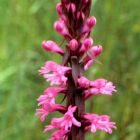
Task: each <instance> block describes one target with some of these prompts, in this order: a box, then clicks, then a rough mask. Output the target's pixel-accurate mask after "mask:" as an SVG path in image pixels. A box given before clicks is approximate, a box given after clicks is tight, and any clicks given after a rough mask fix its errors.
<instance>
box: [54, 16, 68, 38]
mask: <svg viewBox="0 0 140 140" xmlns="http://www.w3.org/2000/svg"><path fill="white" fill-rule="evenodd" d="M54 28H55V30H56V31H57V32H58V33H59V34H60V35H62V36H64V37H69V36H70V35H69V31H68V29H67V27H66V25H65V23H64V20H62V19H60V20H58V21H56V22H55V23H54Z"/></svg>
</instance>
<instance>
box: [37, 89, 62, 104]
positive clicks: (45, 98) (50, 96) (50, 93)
mask: <svg viewBox="0 0 140 140" xmlns="http://www.w3.org/2000/svg"><path fill="white" fill-rule="evenodd" d="M64 90H65V88H61V87H49V88H47V89H46V90H45V91H44V95H41V96H40V97H39V98H38V99H37V101H38V102H39V104H38V105H43V104H45V103H47V102H51V100H54V98H55V96H57V95H58V94H59V93H60V92H62V91H64Z"/></svg>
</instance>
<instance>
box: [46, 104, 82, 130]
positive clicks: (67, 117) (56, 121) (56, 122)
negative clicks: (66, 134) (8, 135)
mask: <svg viewBox="0 0 140 140" xmlns="http://www.w3.org/2000/svg"><path fill="white" fill-rule="evenodd" d="M76 108H77V107H76V106H74V107H72V106H69V107H68V111H67V112H66V113H65V114H64V116H63V117H61V118H53V119H52V121H51V125H49V128H50V127H52V126H54V128H58V129H63V130H66V131H68V130H70V129H71V127H72V125H75V126H77V127H80V126H81V123H80V122H79V121H77V120H76V119H75V118H74V116H73V113H74V112H75V111H76ZM46 130H48V127H47V129H46ZM49 130H50V129H49Z"/></svg>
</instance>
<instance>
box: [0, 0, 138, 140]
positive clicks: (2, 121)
mask: <svg viewBox="0 0 140 140" xmlns="http://www.w3.org/2000/svg"><path fill="white" fill-rule="evenodd" d="M56 2H58V0H53V1H49V0H40V1H39V0H10V1H9V0H1V1H0V17H1V18H0V140H38V139H40V140H44V139H46V138H48V134H44V133H43V132H42V130H43V127H44V124H41V123H40V122H39V121H38V119H37V118H36V117H35V116H34V112H35V109H36V106H37V102H36V98H37V97H38V96H39V95H40V94H41V92H42V91H43V89H45V87H47V86H48V84H47V83H45V80H44V79H43V78H42V77H40V76H39V75H38V73H37V70H38V69H39V68H40V67H41V66H42V65H43V63H44V62H45V61H46V60H50V59H53V60H58V61H60V57H57V58H56V56H54V55H52V54H49V53H46V52H44V51H43V50H42V49H41V48H40V44H41V41H42V40H44V39H46V40H47V39H52V40H55V41H56V42H61V41H62V38H61V37H60V36H59V35H57V34H56V33H55V31H54V30H53V26H52V24H53V22H54V21H55V20H56V19H57V15H56V13H55V3H56ZM139 4H140V2H139V0H135V1H131V0H127V1H121V0H117V1H116V0H108V1H103V0H96V1H95V0H94V2H93V6H92V13H91V14H92V15H94V16H96V18H97V26H96V28H95V29H94V30H93V32H92V36H93V38H94V42H95V44H99V43H100V44H102V45H103V47H104V52H103V54H102V56H101V57H100V58H99V60H100V61H101V62H102V65H100V64H95V65H94V66H93V67H92V69H91V70H90V72H88V73H87V75H88V76H89V77H91V79H94V78H98V77H104V78H107V79H108V80H111V81H114V83H115V84H116V85H117V88H118V92H117V94H114V95H113V96H112V97H106V96H100V97H98V96H97V97H94V98H92V99H90V102H88V104H87V110H88V111H90V112H95V113H98V114H109V115H111V117H112V120H114V121H116V122H117V127H118V129H117V130H116V131H114V133H113V134H112V135H108V134H105V133H103V132H97V133H96V134H91V133H88V134H87V138H86V139H87V140H92V139H96V140H101V139H104V140H107V139H109V140H138V139H139V138H140V128H139V125H140V108H139V106H140V87H139V85H140V47H139V44H140V18H139V12H140V11H139ZM49 118H51V117H49ZM45 124H46V123H45Z"/></svg>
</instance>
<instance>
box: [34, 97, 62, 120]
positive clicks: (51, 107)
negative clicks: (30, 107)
mask: <svg viewBox="0 0 140 140" xmlns="http://www.w3.org/2000/svg"><path fill="white" fill-rule="evenodd" d="M64 110H65V107H64V106H62V105H59V104H55V100H54V99H53V100H51V101H50V102H46V103H43V105H42V106H41V107H40V108H39V109H37V110H36V115H40V120H41V121H44V120H45V119H46V117H47V116H48V114H49V113H51V112H54V111H60V112H61V111H64Z"/></svg>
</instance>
